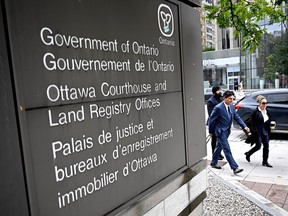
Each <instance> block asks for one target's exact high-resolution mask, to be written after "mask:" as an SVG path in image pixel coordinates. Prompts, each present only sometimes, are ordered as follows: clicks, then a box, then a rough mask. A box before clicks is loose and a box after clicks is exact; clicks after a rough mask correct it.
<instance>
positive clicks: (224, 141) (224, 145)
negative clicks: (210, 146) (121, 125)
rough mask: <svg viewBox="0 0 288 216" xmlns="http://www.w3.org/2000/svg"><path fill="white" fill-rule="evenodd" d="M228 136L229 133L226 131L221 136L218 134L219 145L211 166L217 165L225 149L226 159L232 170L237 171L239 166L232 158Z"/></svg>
mask: <svg viewBox="0 0 288 216" xmlns="http://www.w3.org/2000/svg"><path fill="white" fill-rule="evenodd" d="M228 136H229V133H228V132H225V131H223V132H222V133H220V134H217V144H216V148H215V151H214V153H213V157H212V162H211V164H213V165H217V163H218V157H219V155H220V153H221V151H222V149H223V152H224V154H225V157H226V159H227V161H228V163H229V165H230V167H231V169H232V170H235V169H237V168H238V164H237V163H236V161H235V160H234V158H233V156H232V153H231V149H230V145H229V143H228Z"/></svg>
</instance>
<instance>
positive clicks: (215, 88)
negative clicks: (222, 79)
mask: <svg viewBox="0 0 288 216" xmlns="http://www.w3.org/2000/svg"><path fill="white" fill-rule="evenodd" d="M220 89H221V88H220V86H213V88H212V93H213V94H216V92H217V91H218V90H220Z"/></svg>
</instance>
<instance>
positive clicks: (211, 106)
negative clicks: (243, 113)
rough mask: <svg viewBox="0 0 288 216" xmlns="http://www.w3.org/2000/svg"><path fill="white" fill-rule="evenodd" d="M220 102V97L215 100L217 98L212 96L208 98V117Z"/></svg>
mask: <svg viewBox="0 0 288 216" xmlns="http://www.w3.org/2000/svg"><path fill="white" fill-rule="evenodd" d="M221 102H222V100H221V98H220V97H219V98H217V97H215V95H212V96H211V97H210V98H209V100H208V101H207V111H208V116H210V115H211V113H212V111H213V109H214V107H215V106H216V105H217V104H219V103H221Z"/></svg>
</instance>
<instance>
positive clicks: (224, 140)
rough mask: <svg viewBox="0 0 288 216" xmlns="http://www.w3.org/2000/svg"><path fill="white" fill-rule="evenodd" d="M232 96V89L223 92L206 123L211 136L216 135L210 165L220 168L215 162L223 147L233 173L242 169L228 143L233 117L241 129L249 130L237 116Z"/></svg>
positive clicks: (233, 96)
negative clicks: (219, 101) (221, 98)
mask: <svg viewBox="0 0 288 216" xmlns="http://www.w3.org/2000/svg"><path fill="white" fill-rule="evenodd" d="M234 98H235V95H234V92H232V91H226V92H224V94H223V102H221V103H219V104H218V105H216V106H215V108H214V109H213V111H212V113H211V116H210V117H209V122H208V123H209V134H210V135H211V136H216V138H217V144H216V148H215V151H214V153H213V158H212V161H211V167H213V168H215V169H221V167H220V166H218V165H217V163H218V157H219V154H220V152H221V150H222V149H223V152H224V154H225V157H226V159H227V161H228V163H229V165H230V167H231V169H232V170H233V173H234V174H237V173H240V172H242V171H243V169H240V168H239V166H238V164H237V163H236V161H235V160H234V158H233V156H232V153H231V150H230V145H229V143H228V137H229V135H230V132H231V125H232V120H233V119H234V120H235V121H236V122H237V123H238V124H239V125H240V127H241V128H242V129H243V130H245V131H247V132H249V131H250V130H249V128H248V127H247V126H246V124H245V123H244V122H243V120H242V119H241V118H240V117H239V115H238V114H237V113H236V111H235V108H234V106H233V104H232V102H233V100H234Z"/></svg>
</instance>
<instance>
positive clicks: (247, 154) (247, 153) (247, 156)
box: [244, 152, 250, 162]
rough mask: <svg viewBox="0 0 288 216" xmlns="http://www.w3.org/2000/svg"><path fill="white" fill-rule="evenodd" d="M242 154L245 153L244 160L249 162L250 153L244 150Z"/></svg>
mask: <svg viewBox="0 0 288 216" xmlns="http://www.w3.org/2000/svg"><path fill="white" fill-rule="evenodd" d="M244 154H245V155H246V160H247V161H248V162H250V154H249V152H245V153H244Z"/></svg>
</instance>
